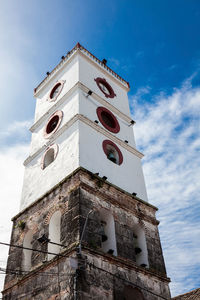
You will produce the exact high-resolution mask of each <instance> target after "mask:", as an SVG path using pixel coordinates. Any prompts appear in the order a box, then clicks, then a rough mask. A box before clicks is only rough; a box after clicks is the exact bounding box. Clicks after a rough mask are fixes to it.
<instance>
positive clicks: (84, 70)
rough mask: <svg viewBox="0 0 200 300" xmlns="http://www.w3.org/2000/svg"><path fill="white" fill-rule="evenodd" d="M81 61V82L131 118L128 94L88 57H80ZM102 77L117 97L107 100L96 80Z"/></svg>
mask: <svg viewBox="0 0 200 300" xmlns="http://www.w3.org/2000/svg"><path fill="white" fill-rule="evenodd" d="M78 60H79V72H80V73H79V81H80V82H82V83H83V84H84V85H86V86H87V87H88V88H89V89H90V90H92V91H93V92H95V93H96V94H98V95H99V96H100V97H102V98H104V100H106V101H108V102H109V103H111V104H112V105H113V106H115V107H116V108H118V109H119V110H120V111H122V112H123V113H125V114H126V115H127V116H129V117H130V110H129V104H128V96H127V92H126V90H125V89H124V88H122V87H121V86H120V85H119V84H118V83H116V81H115V80H114V79H112V77H110V76H109V73H108V72H107V73H104V72H103V71H102V70H100V69H99V68H98V67H97V66H96V65H95V64H94V63H93V62H92V61H90V60H88V59H87V58H86V57H83V56H80V55H79V57H78ZM97 77H101V78H105V79H106V81H107V82H108V83H109V84H110V85H111V86H112V88H113V90H114V92H115V94H116V97H114V98H106V97H105V95H104V93H102V92H101V90H100V89H99V88H98V86H97V84H96V82H95V81H94V78H97Z"/></svg>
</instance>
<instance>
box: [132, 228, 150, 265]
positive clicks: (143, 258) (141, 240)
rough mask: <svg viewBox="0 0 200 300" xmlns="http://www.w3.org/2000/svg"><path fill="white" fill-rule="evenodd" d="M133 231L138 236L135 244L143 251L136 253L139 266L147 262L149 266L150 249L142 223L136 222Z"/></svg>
mask: <svg viewBox="0 0 200 300" xmlns="http://www.w3.org/2000/svg"><path fill="white" fill-rule="evenodd" d="M133 232H134V234H136V236H137V239H134V246H136V247H139V248H140V249H141V250H142V252H140V253H139V254H137V255H136V263H137V265H139V266H140V265H141V264H145V265H146V266H147V267H149V261H148V251H147V244H146V238H145V233H144V230H143V229H142V228H141V226H140V225H138V224H135V225H134V227H133Z"/></svg>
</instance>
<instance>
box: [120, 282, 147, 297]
mask: <svg viewBox="0 0 200 300" xmlns="http://www.w3.org/2000/svg"><path fill="white" fill-rule="evenodd" d="M123 299H124V300H144V297H143V294H142V292H141V291H140V290H139V289H138V288H136V287H132V286H131V285H126V286H125V287H124V290H123Z"/></svg>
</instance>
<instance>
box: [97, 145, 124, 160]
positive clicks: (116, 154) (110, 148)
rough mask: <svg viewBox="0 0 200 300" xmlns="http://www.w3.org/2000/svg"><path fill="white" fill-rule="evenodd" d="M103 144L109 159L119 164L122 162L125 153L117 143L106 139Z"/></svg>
mask: <svg viewBox="0 0 200 300" xmlns="http://www.w3.org/2000/svg"><path fill="white" fill-rule="evenodd" d="M102 146H103V150H104V153H105V154H106V156H107V159H109V160H110V161H112V162H113V163H115V164H117V165H121V164H122V162H123V155H122V153H121V151H120V149H119V148H118V147H117V145H116V144H115V143H113V142H112V141H110V140H104V141H103V145H102Z"/></svg>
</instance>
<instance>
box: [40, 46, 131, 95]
mask: <svg viewBox="0 0 200 300" xmlns="http://www.w3.org/2000/svg"><path fill="white" fill-rule="evenodd" d="M77 53H79V54H80V55H82V56H83V57H85V58H87V59H88V61H90V62H92V63H93V64H95V65H96V66H97V67H98V68H100V70H101V71H103V72H104V73H105V74H106V75H108V76H109V77H110V78H112V79H113V80H114V81H117V83H118V84H120V85H121V86H122V87H123V88H125V89H126V90H127V91H129V89H130V85H129V83H128V82H127V81H126V80H124V79H123V78H122V77H121V76H119V75H118V74H117V73H116V72H114V71H113V70H112V69H111V68H109V67H108V66H107V65H106V64H104V63H103V62H102V61H101V60H100V59H98V58H97V57H96V56H94V55H93V54H92V53H91V52H89V51H88V50H87V49H86V48H84V47H83V46H82V45H80V44H79V43H77V44H76V46H75V47H74V48H73V49H72V50H71V51H69V52H68V53H67V55H66V56H65V57H63V59H62V60H61V62H60V63H59V64H58V65H57V66H56V67H55V68H54V69H53V70H52V71H51V72H50V73H48V75H47V76H46V77H45V78H44V80H42V81H41V83H40V84H39V85H38V86H37V87H36V88H35V89H34V96H35V97H37V95H38V93H39V92H40V91H41V90H42V88H43V87H44V86H45V85H46V84H47V83H48V82H49V81H50V80H51V79H53V78H54V76H55V75H56V74H57V73H58V72H60V71H61V70H62V69H63V67H64V66H65V65H66V64H68V63H69V62H70V61H71V59H72V57H74V56H75V55H76V54H77Z"/></svg>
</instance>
